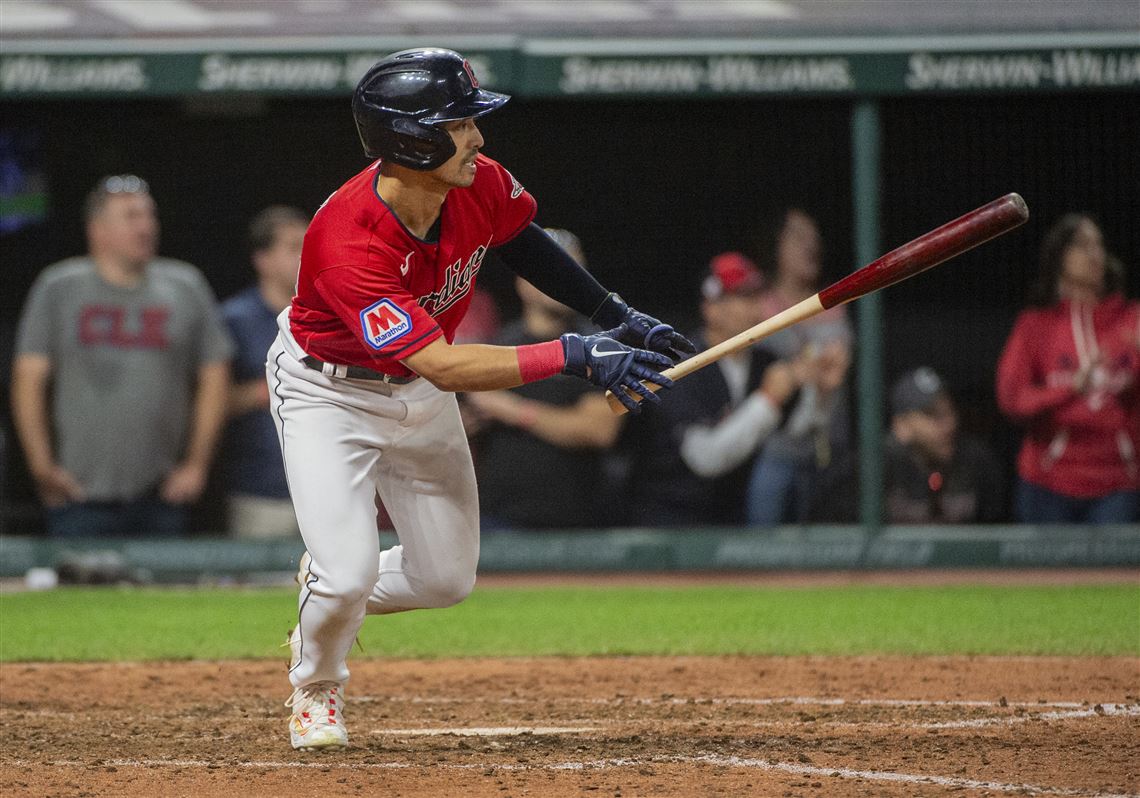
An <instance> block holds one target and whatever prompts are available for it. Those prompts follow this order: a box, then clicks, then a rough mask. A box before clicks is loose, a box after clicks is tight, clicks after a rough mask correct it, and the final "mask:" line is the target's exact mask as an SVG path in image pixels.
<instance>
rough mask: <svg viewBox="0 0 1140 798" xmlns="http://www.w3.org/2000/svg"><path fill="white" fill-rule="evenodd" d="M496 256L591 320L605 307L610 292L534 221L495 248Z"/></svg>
mask: <svg viewBox="0 0 1140 798" xmlns="http://www.w3.org/2000/svg"><path fill="white" fill-rule="evenodd" d="M495 254H496V255H498V256H499V257H500V258H501V259H502V261H503V263H505V264H506V266H507V268H508V269H510V270H511V271H512V272H514V273H515V274H517V275H518V276H519V277H521V278H523V279H524V280H526V281H527V282H528V283H530V284H531V285H533V286H534V287H535V288H537V289H538V290H539V291H541V292H542V293H544V294H546V295H547V296H550V297H553V298H554V299H557V300H558V301H559V302H561V303H562V304H564V305H566V306H567V307H570V308H573V309H574V310H576V311H578V312H579V313H581V314H582V315H583V316H588V317H590V318H593V317H594V315H595V314H596V313H597V311H598V310H599V309H600V308H601V307H602V305H604V304H607V302H606V300H607V299H608V298H609V296H610V293H609V292H608V291H606V289H605V288H603V287H602V284H601V283H599V282H598V281H597V280H595V279H594V276H593V275H592V274H590V273H589V272H588V271H586V270H585V269H583V268H582V267H581V266H579V265H578V263H577V261H575V260H574V259H573V258H572V257H570V253H568V252H567V251H566V250H564V249H563V248H562V247H560V246H558V244H556V243H555V242H554V239H552V238H551V237H550V236H548V235H547V234H546V233H545V232H544V231H543V229H542V228H541V227H539V226H538V225H537V224H535V223H534V222H531V223H530V225H529V226H527V227H526V228H525V229H524V230H523V231H522V232H521V233H519V234H518V235H517V236H515V237H514V238H512V239H511V240H510V241H508V242H507V243H505V244H503V245H502V246H500V247H496V248H495Z"/></svg>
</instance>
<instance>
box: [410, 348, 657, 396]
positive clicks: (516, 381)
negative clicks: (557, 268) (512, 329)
mask: <svg viewBox="0 0 1140 798" xmlns="http://www.w3.org/2000/svg"><path fill="white" fill-rule="evenodd" d="M622 332H625V331H624V330H612V331H610V333H607V334H598V335H586V336H582V335H578V334H576V333H567V334H566V335H563V336H562V337H561V338H560V339H559V340H557V341H547V342H545V343H541V344H529V345H527V346H491V345H489V344H460V345H458V346H452V345H451V344H449V343H447V342H446V341H445V340H443V339H442V338H441V339H437V340H435V341H432V342H431V343H430V344H428V345H427V346H425V347H424V348H423V349H420V350H419V351H417V352H415V353H413V354H411V355H409V356H408V357H406V358H403V359H402V361H401V362H402V363H403V364H404V365H405V366H407V367H408V368H410V369H411V370H412V371H414V372H416V373H417V374H419V375H420V376H421V377H424V378H425V379H427V380H428V381H430V382H431V383H432V384H433V385H435V386H436V387H437V388H439V389H440V390H443V391H452V392H459V391H494V390H499V389H501V388H513V387H515V386H517V385H522V384H523V383H524V382H534V381H535V380H541V379H546V378H547V377H553V376H555V375H557V374H570V375H572V376H575V377H581V378H582V379H585V380H589V381H590V382H592V383H593V384H594V385H597V386H599V387H601V388H607V389H610V390H613V391H614V393H615V394H620V395H621V396H622V397H624V399H629V397H628V396H627V394H626V392H625V391H624V390H621V389H622V388H623V386H624V387H628V388H630V389H631V390H635V391H637V392H638V393H639V394H641V395H643V396H645V398H646V399H648V400H649V401H657V400H658V397H657V396H655V395H653V394H652V392H650V391H649V390H648V389H646V388H645V387H644V386H643V385H642V384H641V381H642V380H649V381H651V382H653V383H655V384H657V385H660V386H661V387H663V388H668V387H669V386H671V385H672V384H673V383H672V381H671V380H670V379H669V378H668V377H665V376H664V375H662V374H660V373H659V371H660V370H661V369H663V368H667V367H668V366H670V365H671V363H670V361H669V359H668V358H667V357H665V356H664V355H660V354H658V353H656V352H649V351H646V350H644V349H634V348H632V347H629V346H626V345H625V344H622V343H620V342H618V341H616V340H614V338H615V337H616V336H617V335H619V334H621V333H622ZM628 406H629V408H630V410H631V411H632V412H637V403H636V402H634V401H633V400H632V399H629V405H628Z"/></svg>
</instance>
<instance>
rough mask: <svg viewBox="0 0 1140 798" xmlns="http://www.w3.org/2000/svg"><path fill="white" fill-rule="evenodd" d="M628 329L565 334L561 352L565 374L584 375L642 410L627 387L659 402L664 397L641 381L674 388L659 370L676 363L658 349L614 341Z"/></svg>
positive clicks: (633, 408)
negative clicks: (649, 349)
mask: <svg viewBox="0 0 1140 798" xmlns="http://www.w3.org/2000/svg"><path fill="white" fill-rule="evenodd" d="M623 326H624V325H623ZM627 332H628V331H626V330H623V329H622V328H621V327H618V328H616V329H613V330H607V331H606V332H604V333H597V334H595V335H578V334H577V333H566V334H565V335H563V336H562V338H561V341H562V351H563V353H565V355H566V365H565V366H563V367H562V373H563V374H571V375H573V376H575V377H581V378H582V379H584V380H589V381H590V382H592V383H593V384H594V385H597V386H599V387H601V388H606V389H608V390H610V391H612V392H613V395H614V396H616V397H617V398H618V401H620V402H621V403H622V404H623V405H625V406H626V409H627V410H629V412H631V413H640V412H641V406H640V405H639V404H638V403H637V402H635V401H634V400H633V397H631V396H630V395H629V394H627V393H626V391H625V389H626V388H629V389H630V390H631V391H635V392H636V393H638V394H639V395H640V396H641V397H642V398H644V399H646V400H648V401H650V402H660V401H661V397H660V396H658V395H657V394H655V393H654V392H653V391H651V390H649V389H648V388H646V387H645V386H644V385H642V384H641V381H642V380H646V381H648V382H652V383H653V384H654V385H660V386H661V387H662V388H672V387H673V381H672V380H671V379H669V378H668V377H666V376H665V375H664V374H661V373H659V371H658V370H659V369H662V368H668V367H669V366H671V365H673V364H672V362H671V361H670V360H669V358H667V357H665V356H664V355H661V354H658V353H657V352H649V351H647V350H645V349H634V348H633V347H630V346H626V345H625V344H623V343H620V342H619V341H617V340H615V339H616V338H617V337H618V336H620V335H621V334H622V333H627ZM655 369H656V370H655Z"/></svg>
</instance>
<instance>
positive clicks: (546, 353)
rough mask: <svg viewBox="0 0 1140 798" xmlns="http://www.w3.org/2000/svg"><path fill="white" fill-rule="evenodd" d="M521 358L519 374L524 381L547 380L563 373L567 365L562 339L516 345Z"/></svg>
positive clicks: (516, 350)
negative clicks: (563, 368)
mask: <svg viewBox="0 0 1140 798" xmlns="http://www.w3.org/2000/svg"><path fill="white" fill-rule="evenodd" d="M515 352H516V353H517V354H518V358H519V375H520V376H521V377H522V381H523V382H534V381H535V380H545V379H546V378H547V377H553V376H554V375H555V374H561V373H562V367H563V366H564V365H566V355H565V353H564V352H563V351H562V342H561V341H547V342H545V343H541V344H527V345H526V346H516V347H515Z"/></svg>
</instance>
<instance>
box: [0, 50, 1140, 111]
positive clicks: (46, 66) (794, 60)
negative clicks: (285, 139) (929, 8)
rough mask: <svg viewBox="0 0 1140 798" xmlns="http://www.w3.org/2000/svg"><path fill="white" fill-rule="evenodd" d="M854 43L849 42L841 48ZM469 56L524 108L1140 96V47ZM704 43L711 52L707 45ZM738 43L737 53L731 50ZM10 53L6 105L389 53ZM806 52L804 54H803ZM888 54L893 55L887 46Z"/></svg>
mask: <svg viewBox="0 0 1140 798" xmlns="http://www.w3.org/2000/svg"><path fill="white" fill-rule="evenodd" d="M843 43H844V44H849V43H850V40H845V41H844V42H843ZM573 44H574V43H567V42H562V43H559V44H558V45H557V46H554V47H551V46H533V47H532V46H529V45H525V44H523V45H520V46H519V47H518V48H506V49H499V50H493V49H487V50H482V51H479V50H469V51H465V53H464V54H465V55H466V56H467V57H468V58H469V60H470V61H471V64H472V66H473V67H474V69H475V71H476V73H477V74H478V75H479V78H480V82H481V83H483V84H484V85H485V86H488V87H489V88H494V89H499V90H503V91H509V92H515V93H517V94H519V95H521V96H524V97H608V96H614V97H617V96H624V97H662V96H669V97H708V96H718V95H726V96H786V95H905V94H916V93H930V92H967V93H975V92H977V93H985V92H1019V93H1020V92H1052V91H1086V90H1099V89H1108V90H1121V89H1123V90H1140V41H1138V42H1137V43H1136V44H1134V45H1132V46H1099V45H1092V46H1079V47H1076V46H1074V47H1057V48H1034V49H963V50H953V49H942V50H939V49H934V48H922V47H915V48H913V49H895V50H892V51H887V52H868V51H866V49H867V48H866V46H863V47H860V48H859V49H860V50H861V51H859V52H850V51H848V52H843V51H842V50H837V51H835V52H827V51H826V49H827V48H826V47H823V46H821V45H820V43H819V42H816V43H813V44H812V46H811V48H810V49H811V50H812V52H810V53H809V52H804V53H795V52H788V53H783V52H781V53H778V54H776V53H771V54H770V53H756V52H747V50H751V49H753V48H750V47H740V45H741V44H742V43H740V42H735V43H734V42H725V43H724V44H723V51H717V52H713V51H712V50H714V49H719V48H709V47H707V46H706V47H703V48H702V50H703V51H702V52H699V53H696V52H693V53H685V52H677V51H676V49H675V47H677V46H679V47H684V42H681V43H679V45H677V44H676V43H674V44H673V46H670V47H669V48H667V49H668V52H664V53H661V54H655V53H654V52H653V51H652V47H647V46H646V45H645V43H639V44H638V45H637V48H638V50H639V52H638V54H637V55H627V54H624V53H623V52H621V47H620V46H617V47H612V48H610V49H611V50H612V51H613V52H612V54H609V53H599V52H597V51H596V50H594V49H592V48H590V47H589V43H588V42H586V43H583V46H582V48H581V51H578V52H575V51H574V47H573ZM706 44H707V43H706ZM734 44H735V45H736V46H738V48H739V49H738V51H735V52H734V51H733V49H732V48H733V46H734ZM13 49H14V48H13V47H10V46H7V45H6V46H5V47H4V55H2V56H0V97H2V98H5V99H15V98H20V97H29V98H31V97H35V98H43V97H53V96H76V95H79V96H99V97H113V96H140V97H150V96H173V95H187V94H235V93H236V94H248V93H253V94H266V95H297V94H307V95H321V94H329V95H333V94H345V93H346V92H348V91H349V90H350V89H351V88H352V87H353V86H355V85H356V82H357V80H358V79H359V78H360V76H361V75H362V74H363V73H364V72H365V70H366V69H367V68H368V67H369V66H370V65H371V64H372V63H374V62H375V61H376V60H377V59H379V58H380V57H382V56H383V55H385V54H386V53H387V52H388V51H387V50H385V51H384V52H379V51H378V52H364V51H343V52H336V51H321V52H313V51H308V52H306V51H281V52H262V51H257V52H240V51H226V52H211V51H203V52H140V53H137V54H130V53H107V52H105V53H98V54H95V53H92V54H82V53H75V54H61V53H60V52H59V51H58V45H56V46H53V48H51V52H42V53H41V52H36V51H35V50H34V48H33V47H29V46H27V45H21V47H20V49H21V50H23V52H12V50H13ZM805 49H807V48H805ZM882 49H883V50H891V49H892V48H891V47H890V45H889V43H885V44H884V47H883V48H882Z"/></svg>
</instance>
